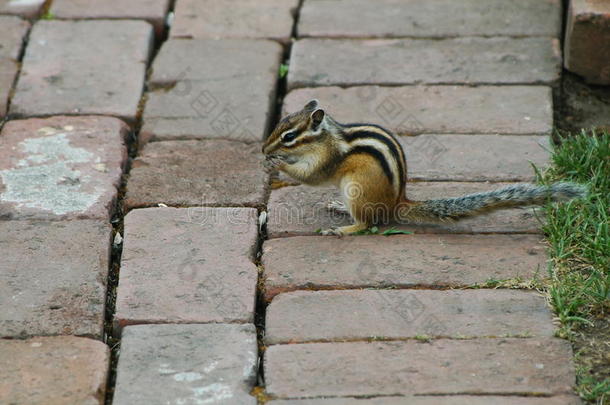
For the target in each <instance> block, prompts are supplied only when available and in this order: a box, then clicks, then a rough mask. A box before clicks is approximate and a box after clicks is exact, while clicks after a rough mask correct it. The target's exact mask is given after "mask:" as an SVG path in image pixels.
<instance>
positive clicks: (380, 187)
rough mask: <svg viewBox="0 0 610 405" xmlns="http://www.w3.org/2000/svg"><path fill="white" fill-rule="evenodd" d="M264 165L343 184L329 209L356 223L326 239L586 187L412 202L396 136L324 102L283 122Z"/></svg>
mask: <svg viewBox="0 0 610 405" xmlns="http://www.w3.org/2000/svg"><path fill="white" fill-rule="evenodd" d="M263 154H264V155H265V167H266V168H267V169H270V170H273V169H279V170H281V171H282V172H284V173H286V174H287V175H289V176H290V177H292V178H294V179H295V180H298V181H300V182H302V183H305V184H308V185H313V186H317V185H327V184H333V185H336V186H337V187H338V188H339V189H340V190H341V194H342V196H343V198H344V200H345V203H343V202H339V201H331V202H329V204H328V208H329V209H331V210H335V211H339V212H342V213H346V214H349V215H351V217H352V218H353V219H354V224H353V225H349V226H344V227H340V228H332V229H328V230H324V231H322V232H321V233H322V234H323V235H339V236H341V235H346V234H353V233H356V232H359V231H362V230H365V229H367V228H369V227H370V226H371V225H373V224H378V223H380V222H384V223H387V222H389V221H394V222H399V223H405V222H422V221H446V220H455V219H459V218H462V217H468V216H473V215H476V214H481V213H483V212H489V211H493V210H498V209H504V208H509V207H520V206H527V205H542V204H544V203H545V202H547V201H548V200H551V201H565V200H570V199H572V198H577V197H583V196H584V195H585V194H586V189H585V187H584V186H581V185H578V184H574V183H555V184H552V185H550V186H536V185H533V184H515V185H510V186H507V187H503V188H500V189H497V190H494V191H489V192H482V193H474V194H468V195H465V196H462V197H457V198H443V199H438V200H427V201H413V200H409V199H408V198H407V196H406V194H405V186H406V181H407V162H406V160H405V154H404V151H403V149H402V147H401V146H400V143H399V142H398V141H397V139H396V138H395V136H394V135H393V134H392V133H391V132H390V131H388V130H387V129H384V128H383V127H381V126H378V125H373V124H340V123H338V122H337V121H335V120H334V119H333V118H332V117H330V116H329V115H328V114H327V113H326V112H325V111H324V110H323V109H321V108H320V106H319V102H318V101H317V100H312V101H310V102H309V103H307V104H306V105H305V106H304V107H303V109H302V110H301V111H298V112H295V113H293V114H290V115H288V116H286V117H285V118H283V119H282V120H281V121H280V122H279V123H278V125H277V126H276V128H275V129H274V130H273V132H272V133H271V135H269V137H268V138H267V139H266V140H265V143H264V145H263Z"/></svg>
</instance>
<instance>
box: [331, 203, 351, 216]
mask: <svg viewBox="0 0 610 405" xmlns="http://www.w3.org/2000/svg"><path fill="white" fill-rule="evenodd" d="M326 209H327V210H329V211H333V212H336V213H339V214H349V210H348V209H347V206H346V205H345V203H344V202H343V201H336V200H335V201H329V202H328V203H327V204H326Z"/></svg>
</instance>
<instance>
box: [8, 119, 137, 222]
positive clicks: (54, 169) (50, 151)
mask: <svg viewBox="0 0 610 405" xmlns="http://www.w3.org/2000/svg"><path fill="white" fill-rule="evenodd" d="M127 133H128V128H127V125H125V124H124V123H123V122H122V121H120V120H118V119H116V118H111V117H95V116H89V117H67V116H57V117H52V118H46V119H27V120H16V121H9V122H8V123H6V124H5V125H4V127H3V128H2V132H0V217H2V218H5V219H6V218H13V219H23V218H38V219H65V218H97V219H105V220H108V219H109V217H110V215H111V214H112V211H113V207H114V202H115V199H116V196H117V193H118V190H117V188H118V187H119V185H120V182H121V175H122V168H123V166H124V165H125V163H126V161H127V148H126V146H125V138H126V136H127Z"/></svg>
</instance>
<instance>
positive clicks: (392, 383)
mask: <svg viewBox="0 0 610 405" xmlns="http://www.w3.org/2000/svg"><path fill="white" fill-rule="evenodd" d="M571 355H572V350H571V349H570V344H569V343H568V342H566V341H564V340H560V339H556V338H532V339H514V338H512V339H474V340H444V339H442V340H436V341H432V342H430V343H419V342H416V341H398V342H370V343H369V342H356V343H305V344H297V345H275V346H271V347H269V348H268V349H267V350H266V352H265V382H266V388H267V393H269V394H270V395H273V396H276V397H278V398H307V397H320V396H351V395H361V396H367V395H400V394H402V395H413V394H417V395H425V394H441V395H443V394H467V393H477V395H484V394H495V395H503V394H504V395H505V394H512V395H515V394H516V395H524V394H530V395H531V394H536V395H554V394H567V393H571V391H572V385H573V384H574V372H573V370H572V364H571Z"/></svg>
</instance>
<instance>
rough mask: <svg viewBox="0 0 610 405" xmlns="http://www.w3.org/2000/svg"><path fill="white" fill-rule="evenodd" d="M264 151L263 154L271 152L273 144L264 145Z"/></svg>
mask: <svg viewBox="0 0 610 405" xmlns="http://www.w3.org/2000/svg"><path fill="white" fill-rule="evenodd" d="M262 151H263V155H267V154H269V152H271V145H268V144H266V143H265V144H264V145H263V149H262Z"/></svg>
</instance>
